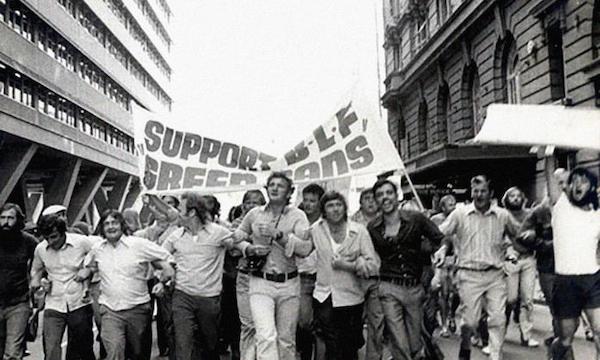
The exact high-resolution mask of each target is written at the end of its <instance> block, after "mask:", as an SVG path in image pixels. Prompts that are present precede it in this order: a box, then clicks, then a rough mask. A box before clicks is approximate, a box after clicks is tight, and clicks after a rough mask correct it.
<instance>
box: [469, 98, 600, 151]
mask: <svg viewBox="0 0 600 360" xmlns="http://www.w3.org/2000/svg"><path fill="white" fill-rule="evenodd" d="M473 141H474V142H475V143H481V144H497V145H523V146H537V145H555V146H558V147H563V148H572V149H595V150H600V111H598V110H597V109H593V108H589V109H585V108H584V109H581V108H571V107H564V106H561V105H509V104H491V105H490V106H488V109H487V117H486V119H485V122H484V124H483V127H482V128H481V131H480V132H479V133H478V134H477V136H475V139H474V140H473Z"/></svg>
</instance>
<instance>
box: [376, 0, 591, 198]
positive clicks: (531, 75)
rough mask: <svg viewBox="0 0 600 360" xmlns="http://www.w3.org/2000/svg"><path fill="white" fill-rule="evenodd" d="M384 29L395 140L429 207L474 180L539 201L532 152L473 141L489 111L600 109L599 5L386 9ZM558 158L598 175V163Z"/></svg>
mask: <svg viewBox="0 0 600 360" xmlns="http://www.w3.org/2000/svg"><path fill="white" fill-rule="evenodd" d="M384 25H385V44H384V48H385V52H386V75H387V76H386V79H385V86H386V92H385V94H384V96H383V104H384V106H385V107H386V108H387V110H388V125H389V127H388V128H389V133H390V135H391V137H392V138H393V139H394V142H395V144H396V146H397V148H398V151H399V153H400V155H401V157H402V158H403V160H404V162H405V164H406V166H407V169H408V173H409V174H410V175H411V178H412V179H413V181H414V182H415V183H417V184H420V186H418V187H419V188H420V191H421V192H422V194H421V195H422V196H423V198H424V200H425V202H427V203H428V204H429V205H431V202H432V200H433V198H435V196H433V194H435V193H436V192H437V191H436V189H438V190H439V189H447V188H448V187H453V188H455V189H462V190H463V191H464V190H465V189H466V188H468V180H469V178H470V177H471V176H472V175H474V174H475V173H486V174H488V175H489V176H491V177H492V178H493V179H494V180H495V182H496V186H495V188H496V191H497V192H500V191H503V190H504V189H506V188H507V187H508V186H511V185H519V186H521V187H522V188H524V189H525V190H526V192H527V193H528V195H529V196H530V197H532V198H534V197H535V198H537V199H539V198H540V196H541V192H542V191H543V186H541V182H542V174H541V171H540V170H541V169H540V162H538V161H537V158H536V156H535V155H531V154H530V153H529V149H527V148H525V147H514V146H479V145H475V144H473V143H470V142H469V140H470V139H472V138H473V137H474V136H475V134H476V133H477V132H478V130H479V129H480V127H481V125H482V122H483V120H484V118H485V115H486V108H487V106H488V105H489V104H491V103H516V104H519V103H522V104H563V105H568V106H577V107H584V106H585V107H590V108H593V107H598V106H600V1H599V0H587V1H586V0H384ZM525 120H526V119H524V121H525ZM599 121H600V112H599ZM514 131H515V132H516V131H519V129H514ZM558 157H559V162H560V163H561V165H563V166H566V167H571V166H573V165H574V164H576V163H578V164H582V163H584V164H587V165H588V166H590V167H591V168H592V169H594V170H595V171H598V168H599V166H598V164H599V161H598V156H597V154H589V153H587V152H585V151H579V152H562V153H560V154H559V156H558ZM448 185H450V186H448ZM497 195H501V193H500V194H497ZM434 202H435V201H434Z"/></svg>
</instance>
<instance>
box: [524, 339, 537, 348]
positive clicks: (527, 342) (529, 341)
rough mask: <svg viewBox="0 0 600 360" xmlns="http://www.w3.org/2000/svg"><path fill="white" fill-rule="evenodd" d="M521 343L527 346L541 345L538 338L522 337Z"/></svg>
mask: <svg viewBox="0 0 600 360" xmlns="http://www.w3.org/2000/svg"><path fill="white" fill-rule="evenodd" d="M521 345H522V346H525V347H538V346H540V342H539V341H537V340H536V339H531V338H529V339H527V340H525V339H521Z"/></svg>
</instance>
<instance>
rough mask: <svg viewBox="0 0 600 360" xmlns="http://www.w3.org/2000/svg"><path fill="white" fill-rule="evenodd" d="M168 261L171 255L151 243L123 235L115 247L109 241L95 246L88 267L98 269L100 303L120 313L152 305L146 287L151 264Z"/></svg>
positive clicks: (86, 260)
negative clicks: (142, 305) (138, 306)
mask: <svg viewBox="0 0 600 360" xmlns="http://www.w3.org/2000/svg"><path fill="white" fill-rule="evenodd" d="M168 258H169V252H168V251H167V250H165V249H164V248H162V247H160V246H158V245H156V244H155V243H153V242H151V241H150V240H147V239H142V238H138V237H135V236H125V235H123V236H121V238H120V239H119V240H118V241H117V242H116V244H115V245H113V244H111V243H110V242H109V241H108V240H106V239H103V240H102V241H101V242H99V243H98V244H96V245H94V247H93V248H92V250H91V251H90V252H89V254H88V255H87V256H86V258H85V265H86V266H89V267H96V268H97V269H98V274H99V275H100V297H99V299H98V302H99V303H100V304H101V305H104V306H106V307H108V308H109V309H111V310H113V311H121V310H128V309H132V308H134V307H136V306H137V305H140V304H144V303H147V302H148V301H150V295H149V294H148V284H147V278H148V277H147V274H148V270H149V268H150V266H151V265H150V263H151V262H153V261H166V260H167V259H168Z"/></svg>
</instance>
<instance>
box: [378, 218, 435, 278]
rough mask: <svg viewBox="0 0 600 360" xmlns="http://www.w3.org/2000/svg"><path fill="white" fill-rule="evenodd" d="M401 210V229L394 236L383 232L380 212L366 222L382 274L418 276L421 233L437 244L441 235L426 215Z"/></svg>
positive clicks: (397, 276) (419, 270) (405, 276)
mask: <svg viewBox="0 0 600 360" xmlns="http://www.w3.org/2000/svg"><path fill="white" fill-rule="evenodd" d="M398 211H399V212H400V229H399V230H398V233H397V234H396V235H395V236H386V235H385V222H384V220H383V216H380V217H378V218H377V219H375V220H373V221H372V222H371V223H369V226H368V229H369V233H370V234H371V239H372V240H373V245H374V246H375V250H376V251H377V254H379V257H380V258H381V269H380V270H379V273H380V275H381V276H386V277H395V278H404V279H411V280H416V279H417V280H418V279H420V278H421V274H422V272H423V261H422V251H421V246H422V244H423V237H425V238H427V239H429V241H431V242H433V243H434V244H435V245H436V246H438V245H439V244H440V242H441V241H442V239H443V238H444V235H443V234H442V233H441V232H440V230H439V229H438V227H437V226H435V224H434V223H433V222H432V221H431V220H429V219H428V218H427V217H426V216H425V215H423V214H421V213H420V212H417V211H412V210H398Z"/></svg>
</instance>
